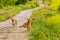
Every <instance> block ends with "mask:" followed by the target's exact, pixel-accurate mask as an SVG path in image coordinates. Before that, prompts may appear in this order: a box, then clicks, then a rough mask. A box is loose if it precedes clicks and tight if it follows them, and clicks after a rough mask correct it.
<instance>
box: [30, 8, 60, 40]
mask: <svg viewBox="0 0 60 40" xmlns="http://www.w3.org/2000/svg"><path fill="white" fill-rule="evenodd" d="M59 13H60V12H58V11H57V10H53V9H51V8H41V9H38V10H34V11H33V13H32V15H31V18H30V19H31V23H32V27H31V30H30V32H29V36H30V38H29V39H30V40H60V27H59V26H60V25H59V24H60V22H59V20H58V19H59V18H57V17H55V16H56V15H60V14H59ZM52 17H53V18H52ZM58 17H60V16H58ZM54 18H55V19H57V20H55V19H54ZM54 20H55V21H56V22H55V21H54ZM53 21H54V22H53ZM50 22H51V23H50ZM52 22H53V23H52ZM57 22H58V23H57ZM54 23H56V24H54Z"/></svg>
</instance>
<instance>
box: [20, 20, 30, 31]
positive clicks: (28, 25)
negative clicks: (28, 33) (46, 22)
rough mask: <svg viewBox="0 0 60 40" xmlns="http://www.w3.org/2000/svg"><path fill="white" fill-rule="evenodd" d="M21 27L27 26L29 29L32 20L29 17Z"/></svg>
mask: <svg viewBox="0 0 60 40" xmlns="http://www.w3.org/2000/svg"><path fill="white" fill-rule="evenodd" d="M20 27H24V28H27V30H29V29H30V27H31V21H30V20H29V19H27V22H26V23H24V24H23V25H22V26H20Z"/></svg>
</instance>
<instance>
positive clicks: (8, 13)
mask: <svg viewBox="0 0 60 40" xmlns="http://www.w3.org/2000/svg"><path fill="white" fill-rule="evenodd" d="M21 10H22V9H21V8H20V7H18V6H7V7H4V8H2V9H0V21H4V20H6V19H9V18H10V17H12V16H14V15H16V14H17V13H18V12H20V11H21Z"/></svg>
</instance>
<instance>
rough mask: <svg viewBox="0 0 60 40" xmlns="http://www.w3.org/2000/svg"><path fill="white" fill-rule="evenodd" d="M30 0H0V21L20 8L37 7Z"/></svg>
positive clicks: (20, 9)
mask: <svg viewBox="0 0 60 40" xmlns="http://www.w3.org/2000/svg"><path fill="white" fill-rule="evenodd" d="M32 2H33V1H32V0H9V1H8V0H0V22H1V21H4V20H7V19H9V18H11V17H12V16H14V15H16V14H18V13H19V12H20V11H22V10H26V9H31V8H35V7H37V3H36V2H34V3H32Z"/></svg>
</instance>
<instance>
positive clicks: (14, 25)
mask: <svg viewBox="0 0 60 40" xmlns="http://www.w3.org/2000/svg"><path fill="white" fill-rule="evenodd" d="M11 20H12V26H13V27H17V20H16V19H14V18H11Z"/></svg>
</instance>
